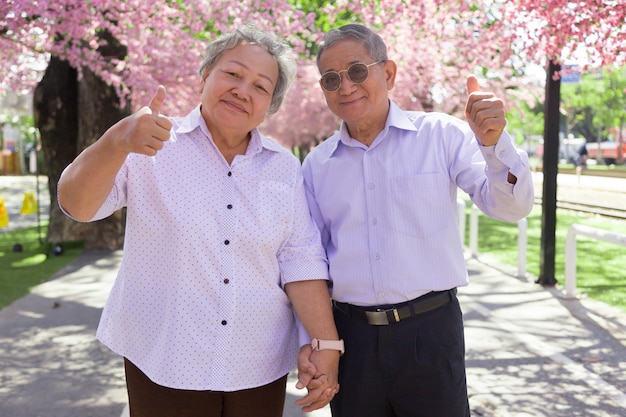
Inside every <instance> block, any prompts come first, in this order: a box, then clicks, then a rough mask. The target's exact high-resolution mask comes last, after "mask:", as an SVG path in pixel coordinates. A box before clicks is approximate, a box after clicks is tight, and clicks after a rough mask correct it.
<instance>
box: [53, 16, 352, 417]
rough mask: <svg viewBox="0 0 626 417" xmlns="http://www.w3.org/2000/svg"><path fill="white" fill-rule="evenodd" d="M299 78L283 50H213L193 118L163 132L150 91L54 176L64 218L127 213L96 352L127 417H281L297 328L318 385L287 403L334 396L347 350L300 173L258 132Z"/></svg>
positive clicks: (230, 39) (233, 44) (250, 32)
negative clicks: (103, 356) (112, 373)
mask: <svg viewBox="0 0 626 417" xmlns="http://www.w3.org/2000/svg"><path fill="white" fill-rule="evenodd" d="M294 74H295V61H294V60H293V58H292V57H291V55H290V50H289V49H288V48H286V46H285V45H284V44H283V43H281V42H279V41H278V40H276V39H275V38H274V37H273V36H271V35H269V34H268V33H265V32H263V31H260V30H257V29H254V28H252V27H243V28H241V29H239V30H236V31H234V32H232V33H230V34H227V35H225V36H223V37H222V38H220V39H218V40H216V41H213V42H211V43H210V44H209V45H208V48H207V51H206V56H205V58H204V61H203V62H202V65H201V69H200V79H201V82H200V85H201V104H200V105H198V106H197V107H196V108H195V109H194V110H192V111H191V112H190V113H189V114H188V115H186V116H184V117H172V118H167V117H165V116H162V115H160V114H159V112H160V108H161V105H162V103H163V101H164V100H165V96H166V94H165V90H164V89H163V87H159V89H158V90H157V92H156V93H155V95H154V97H153V98H152V100H151V101H150V104H149V106H147V107H144V108H142V109H141V110H139V111H138V112H137V113H135V114H133V115H131V116H129V117H127V118H125V119H123V120H121V121H120V122H118V123H117V124H115V125H114V126H112V127H111V128H110V129H109V130H108V131H107V132H105V133H104V135H103V136H102V137H101V138H100V139H99V140H98V141H97V142H95V143H94V144H93V145H91V146H90V147H88V148H87V149H86V150H85V151H84V152H82V153H81V154H80V155H79V156H78V157H77V158H76V159H75V160H74V161H73V162H72V163H71V164H70V165H69V166H68V167H67V168H66V169H65V171H64V173H63V175H62V176H61V179H60V181H59V184H58V201H59V204H60V206H61V207H62V209H63V210H64V211H65V212H66V213H67V214H68V215H69V216H70V217H72V218H73V219H75V220H77V221H94V220H98V219H102V218H104V217H107V216H109V215H111V214H112V213H113V212H114V211H116V210H119V209H121V208H122V207H126V208H127V220H126V234H125V244H124V257H123V261H122V264H121V267H120V270H119V272H118V276H117V279H116V282H115V284H114V286H113V288H112V290H111V294H110V296H109V299H108V301H107V304H106V306H105V308H104V310H103V313H102V317H101V321H100V324H99V327H98V331H97V337H98V339H99V340H100V341H101V342H102V343H104V344H105V345H106V346H108V347H109V348H110V349H112V350H113V351H114V352H116V353H117V354H119V355H121V356H123V357H124V362H125V371H126V382H127V389H128V395H129V404H130V413H131V416H133V417H141V416H146V417H147V416H149V417H158V416H189V417H191V416H193V417H202V416H207V417H213V416H255V417H265V416H267V417H281V416H282V412H283V406H284V401H285V384H286V380H287V374H288V373H289V371H290V370H291V369H293V368H294V367H295V358H296V354H297V351H298V348H299V346H300V344H299V343H298V332H297V326H296V320H297V319H299V320H300V322H301V324H302V326H303V327H304V330H306V332H301V336H302V335H305V334H307V333H308V335H310V337H313V338H314V343H313V344H314V347H315V348H316V349H314V351H313V353H312V355H311V361H312V362H313V363H315V365H316V367H318V366H319V369H318V371H319V372H318V375H319V374H322V375H323V376H322V378H324V379H325V382H326V383H325V384H324V386H323V388H321V389H311V390H310V391H309V395H307V396H306V397H305V398H303V399H300V400H299V401H297V403H298V404H301V405H303V406H304V410H305V411H309V410H313V409H316V408H320V407H322V406H324V405H326V404H327V403H328V401H330V397H331V396H332V395H333V394H334V393H335V392H336V391H337V389H338V386H337V384H336V380H337V366H338V361H339V355H340V351H341V350H342V347H341V342H340V341H338V340H337V339H338V336H337V331H336V328H335V325H334V322H333V318H332V311H331V305H330V297H329V293H328V289H327V285H326V284H327V282H326V280H327V279H328V272H327V269H328V268H327V261H326V257H325V253H324V250H323V248H322V246H321V243H320V236H319V232H318V231H317V228H316V227H315V225H314V223H313V222H312V220H311V217H310V214H309V211H308V206H307V201H306V197H305V192H304V188H303V179H302V174H301V171H300V164H299V161H298V160H297V159H296V158H295V157H294V156H293V155H292V154H291V153H289V152H288V151H287V150H286V149H284V148H282V147H281V146H279V145H277V144H276V143H274V142H272V141H271V140H269V139H268V138H266V137H264V136H263V135H262V134H261V133H260V132H259V131H258V129H257V126H258V125H259V124H260V123H261V122H262V121H263V120H264V118H265V115H266V114H271V113H273V112H275V111H277V110H278V108H279V107H280V105H281V103H282V101H283V98H284V96H285V94H286V92H287V90H288V88H289V85H290V83H291V81H292V80H293V77H294ZM294 311H295V314H294ZM296 317H297V319H296ZM308 335H307V336H306V337H308ZM301 338H302V337H301ZM307 342H309V343H310V340H308V339H307ZM320 370H321V371H320ZM316 384H319V381H318V382H317V383H316ZM316 386H317V385H316Z"/></svg>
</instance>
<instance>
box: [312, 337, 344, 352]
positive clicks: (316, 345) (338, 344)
mask: <svg viewBox="0 0 626 417" xmlns="http://www.w3.org/2000/svg"><path fill="white" fill-rule="evenodd" d="M311 347H312V348H313V350H338V351H339V356H341V355H343V352H345V349H344V347H343V340H341V339H340V340H322V339H313V340H311Z"/></svg>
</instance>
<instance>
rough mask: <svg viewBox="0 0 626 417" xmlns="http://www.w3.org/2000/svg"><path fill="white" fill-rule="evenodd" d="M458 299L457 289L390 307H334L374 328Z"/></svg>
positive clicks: (427, 295)
mask: <svg viewBox="0 0 626 417" xmlns="http://www.w3.org/2000/svg"><path fill="white" fill-rule="evenodd" d="M455 298H456V288H453V289H451V290H447V291H436V292H430V293H428V294H425V295H423V296H421V297H418V298H416V299H415V300H411V301H407V302H405V303H402V304H398V305H394V306H389V307H373V308H372V307H359V306H355V305H352V304H348V303H340V302H339V301H335V300H333V306H334V307H335V309H337V310H338V311H340V312H342V313H343V314H345V315H347V316H348V317H350V318H353V319H357V320H362V321H366V322H367V323H369V324H371V325H373V326H387V325H389V324H394V323H398V322H399V321H402V320H406V319H409V318H411V317H416V316H419V315H420V314H424V313H426V312H428V311H432V310H435V309H437V308H439V307H442V306H444V305H446V304H448V303H449V302H450V301H452V300H454V299H455Z"/></svg>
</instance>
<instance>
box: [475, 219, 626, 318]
mask: <svg viewBox="0 0 626 417" xmlns="http://www.w3.org/2000/svg"><path fill="white" fill-rule="evenodd" d="M468 213H469V208H468ZM527 220H528V247H527V261H526V271H527V272H528V273H530V274H532V275H534V276H539V271H540V251H541V208H540V207H535V209H534V210H533V212H532V213H531V214H530V216H528V218H527ZM556 223H557V224H556V248H555V265H554V267H555V278H556V280H557V281H558V285H560V286H563V287H564V286H565V240H566V236H567V231H568V229H569V227H570V226H571V225H572V224H575V223H576V224H581V225H585V226H589V227H594V228H598V229H602V230H607V231H611V232H613V233H619V234H625V235H626V222H624V221H619V220H608V219H606V218H600V217H597V216H593V217H592V216H585V215H578V214H574V213H571V212H565V211H561V210H558V211H557V222H556ZM466 232H467V233H466V242H465V243H466V245H469V221H468V222H467V230H466ZM517 235H518V229H517V224H509V223H504V222H500V221H497V220H493V219H490V218H488V217H487V216H485V215H482V214H481V215H479V217H478V252H479V254H480V253H486V254H487V253H488V254H489V255H490V256H493V257H494V258H495V259H496V260H498V261H499V262H502V263H503V264H505V265H511V266H515V267H517ZM576 255H577V256H576V288H577V293H580V294H586V295H587V296H589V297H591V298H593V299H596V300H600V301H603V302H605V303H607V304H610V305H612V306H615V307H618V308H620V309H622V310H624V311H626V247H623V246H620V245H617V244H614V243H609V242H604V241H601V240H597V239H592V238H587V237H584V236H578V237H577V238H576Z"/></svg>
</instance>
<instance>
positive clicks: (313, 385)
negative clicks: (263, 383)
mask: <svg viewBox="0 0 626 417" xmlns="http://www.w3.org/2000/svg"><path fill="white" fill-rule="evenodd" d="M338 368H339V351H336V350H319V351H313V349H312V348H311V345H304V346H302V348H300V353H299V354H298V382H297V384H296V388H298V389H304V388H306V389H307V391H308V393H307V395H306V396H304V397H302V398H301V399H299V400H297V401H296V402H295V403H296V405H299V406H302V412H305V413H308V412H311V411H314V410H318V409H320V408H322V407H325V406H326V405H327V404H328V403H330V400H332V399H333V397H334V396H335V394H337V393H338V392H339V383H338V382H337V373H338Z"/></svg>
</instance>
